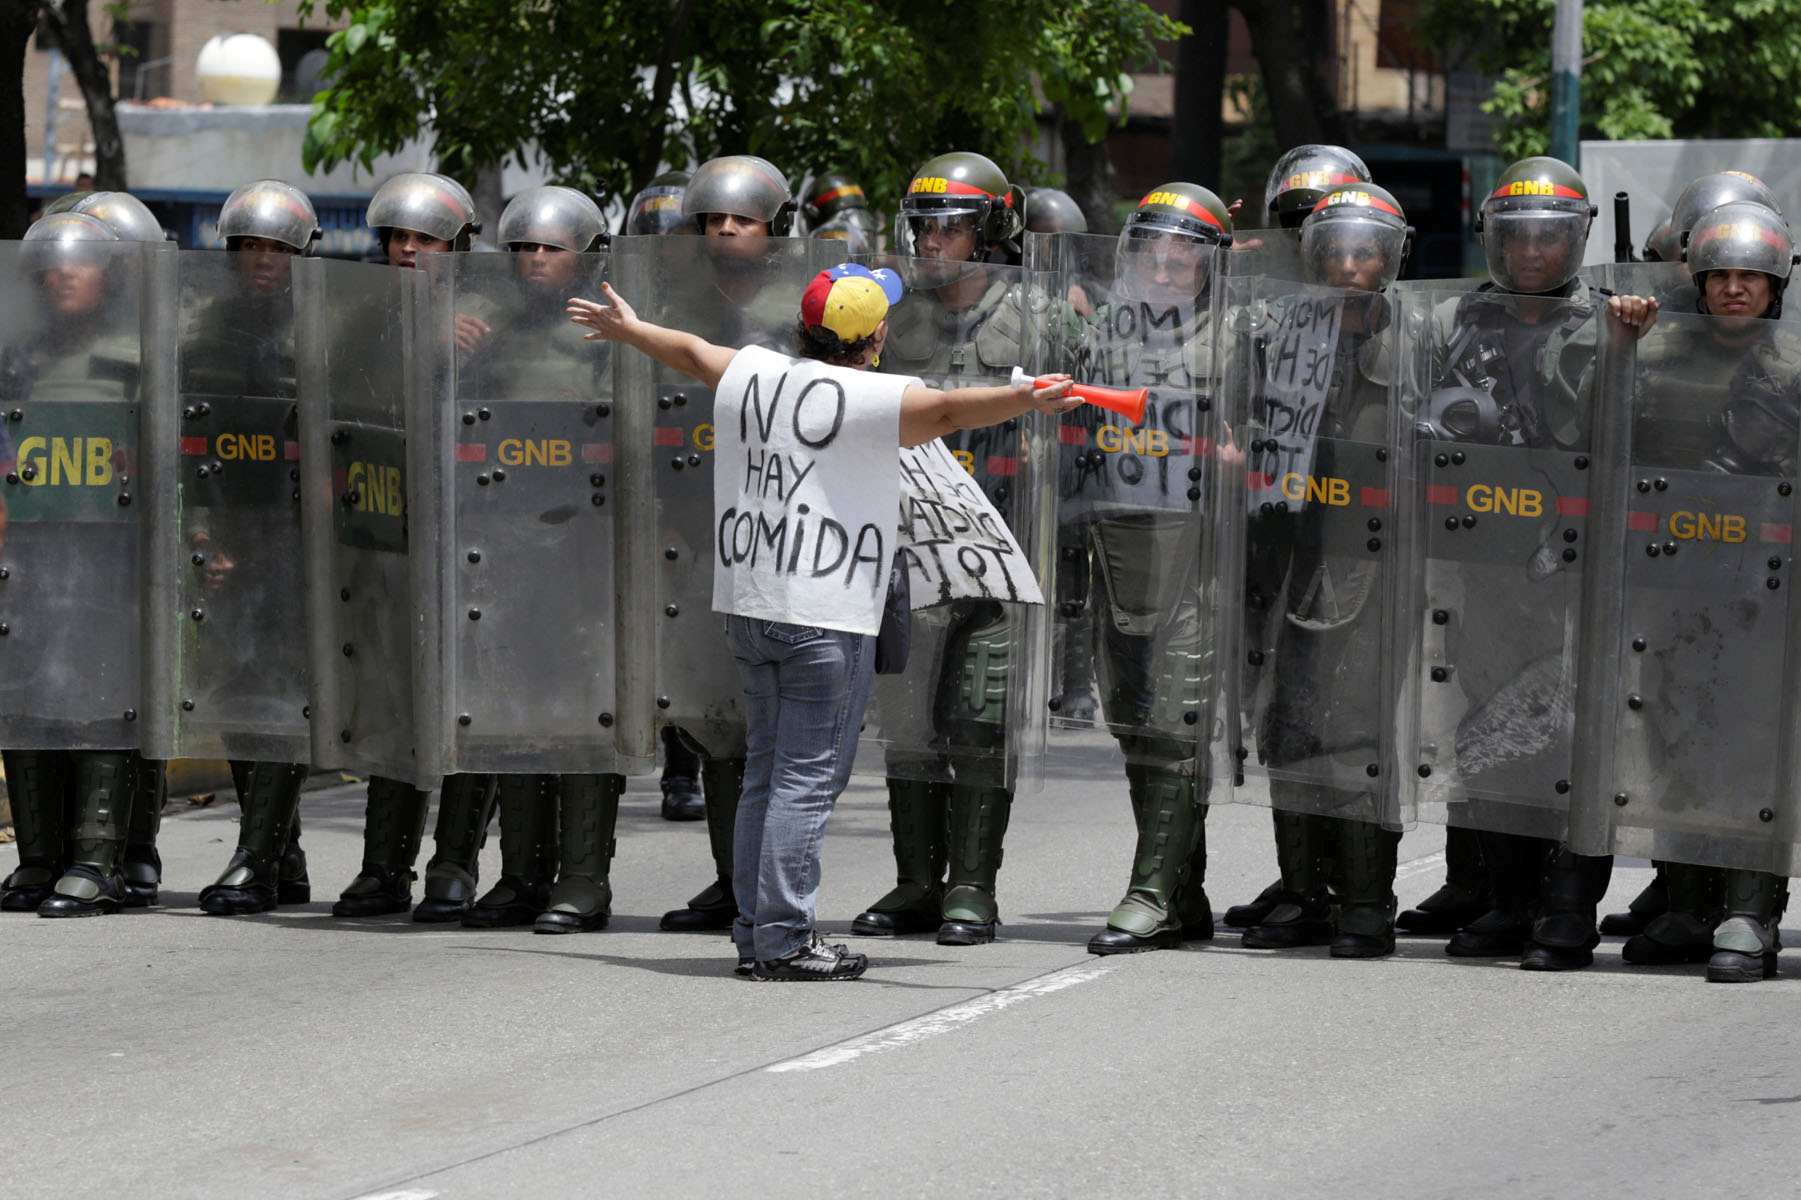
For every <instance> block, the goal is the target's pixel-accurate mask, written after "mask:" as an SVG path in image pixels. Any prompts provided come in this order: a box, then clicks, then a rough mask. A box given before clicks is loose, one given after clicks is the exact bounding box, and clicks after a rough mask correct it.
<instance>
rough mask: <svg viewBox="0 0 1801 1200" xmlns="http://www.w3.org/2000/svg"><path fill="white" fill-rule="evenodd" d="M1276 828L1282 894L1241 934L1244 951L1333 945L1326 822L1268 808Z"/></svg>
mask: <svg viewBox="0 0 1801 1200" xmlns="http://www.w3.org/2000/svg"><path fill="white" fill-rule="evenodd" d="M1270 816H1271V818H1273V820H1274V824H1275V826H1276V866H1277V868H1278V869H1279V870H1280V871H1281V872H1282V894H1281V896H1280V898H1279V899H1278V901H1277V903H1276V906H1275V907H1274V908H1272V909H1271V910H1270V913H1269V916H1267V917H1265V918H1264V919H1263V921H1262V922H1261V923H1259V924H1256V925H1253V926H1251V927H1250V928H1249V929H1247V930H1245V931H1244V939H1243V940H1244V946H1245V948H1246V949H1247V950H1292V949H1295V948H1297V947H1301V946H1323V945H1325V944H1326V943H1327V942H1330V941H1331V940H1332V910H1331V908H1330V907H1329V906H1328V904H1327V902H1326V864H1325V861H1324V845H1323V842H1324V834H1325V833H1326V828H1325V821H1326V818H1324V817H1319V816H1315V815H1313V814H1311V813H1296V812H1286V811H1284V810H1282V809H1279V808H1277V809H1271V810H1270Z"/></svg>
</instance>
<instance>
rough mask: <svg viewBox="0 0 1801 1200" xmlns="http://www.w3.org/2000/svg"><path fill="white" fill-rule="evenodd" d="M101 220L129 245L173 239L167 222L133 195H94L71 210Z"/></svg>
mask: <svg viewBox="0 0 1801 1200" xmlns="http://www.w3.org/2000/svg"><path fill="white" fill-rule="evenodd" d="M71 211H73V212H78V213H86V214H87V215H88V216H90V217H98V218H100V219H101V220H102V221H105V222H106V223H107V224H108V225H110V226H112V228H113V232H114V233H117V234H118V235H119V240H120V241H125V242H165V241H168V240H169V235H168V233H167V231H165V230H164V229H163V223H162V222H161V221H159V220H157V219H156V214H155V213H153V212H151V211H150V210H149V209H148V208H146V207H145V206H144V202H143V201H142V200H139V199H138V198H137V197H136V196H134V195H132V194H131V193H130V192H94V193H93V194H91V195H88V196H84V197H83V198H82V199H81V200H80V202H78V203H77V204H76V205H75V207H74V208H73V209H72V210H71Z"/></svg>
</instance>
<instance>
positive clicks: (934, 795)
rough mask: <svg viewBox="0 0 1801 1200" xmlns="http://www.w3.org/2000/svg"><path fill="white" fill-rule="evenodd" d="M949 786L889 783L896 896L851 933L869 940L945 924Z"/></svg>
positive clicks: (858, 922) (856, 923) (864, 916)
mask: <svg viewBox="0 0 1801 1200" xmlns="http://www.w3.org/2000/svg"><path fill="white" fill-rule="evenodd" d="M949 801H950V785H949V784H944V783H932V782H927V781H925V780H918V779H890V780H889V781H888V828H889V831H890V832H891V833H892V834H893V836H894V874H895V879H894V883H895V886H894V890H893V891H891V892H889V893H888V894H887V895H885V896H883V897H882V898H881V899H880V900H877V901H876V902H875V903H874V904H872V905H870V906H869V911H867V912H863V913H858V914H857V917H856V919H855V920H854V921H852V922H851V925H850V931H851V932H852V933H857V934H862V935H863V936H864V937H892V936H894V935H895V934H900V933H924V932H925V931H926V930H928V929H937V928H938V927H939V925H941V924H943V922H944V868H945V866H946V862H947V859H948V854H949V849H948V846H947V844H946V843H947V840H948V839H949V836H950V834H949V829H948V826H947V815H948V808H949Z"/></svg>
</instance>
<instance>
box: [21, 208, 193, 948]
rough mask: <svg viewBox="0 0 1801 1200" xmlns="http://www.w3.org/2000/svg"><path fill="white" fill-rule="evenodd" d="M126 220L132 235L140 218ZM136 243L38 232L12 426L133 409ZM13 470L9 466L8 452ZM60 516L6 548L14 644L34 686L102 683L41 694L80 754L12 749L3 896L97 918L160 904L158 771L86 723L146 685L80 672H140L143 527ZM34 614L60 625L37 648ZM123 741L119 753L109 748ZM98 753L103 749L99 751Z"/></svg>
mask: <svg viewBox="0 0 1801 1200" xmlns="http://www.w3.org/2000/svg"><path fill="white" fill-rule="evenodd" d="M95 198H103V199H107V200H109V201H110V205H109V207H110V208H111V209H112V210H114V211H115V213H116V214H117V213H119V212H123V213H125V214H126V217H127V218H129V217H130V216H133V215H136V213H137V212H146V213H147V210H143V206H142V205H141V204H140V203H138V202H137V201H136V200H135V198H133V197H130V196H126V195H124V194H123V193H96V195H95V196H94V197H89V199H95ZM122 223H124V224H126V225H127V228H128V229H130V228H133V224H132V222H131V221H130V220H129V219H125V220H122ZM152 229H154V239H153V240H161V236H162V234H161V228H160V226H154V223H153V222H152V223H151V224H150V225H141V224H140V225H139V226H138V227H137V228H136V232H138V233H140V234H143V235H148V233H149V232H150V231H151V230H152ZM127 240H132V239H128V238H124V237H122V236H121V234H120V233H119V232H118V231H117V230H115V228H114V227H113V226H112V225H110V224H109V223H107V222H106V221H104V220H102V219H101V218H100V217H98V216H94V215H91V214H87V213H76V212H70V211H65V212H61V213H57V214H53V215H52V216H48V217H44V218H41V219H40V220H39V221H38V222H37V223H35V224H34V225H33V226H32V227H31V228H30V229H28V230H27V231H26V234H25V242H24V245H23V247H22V251H21V258H22V262H21V265H22V266H23V267H24V268H25V269H26V270H28V271H29V272H30V273H31V275H32V279H33V282H34V285H35V287H36V289H37V291H38V293H39V295H40V297H41V305H42V313H43V327H42V329H41V331H38V332H36V333H34V334H32V335H30V336H28V337H27V339H26V340H24V341H21V342H19V343H17V344H15V345H13V346H11V347H9V348H8V350H7V351H6V354H5V360H4V367H3V368H0V387H3V388H4V389H5V391H6V393H7V395H6V403H7V406H8V407H9V408H11V409H12V410H13V411H14V412H15V413H22V414H25V416H26V418H27V419H29V417H30V416H31V414H32V413H33V410H34V409H36V410H37V411H40V412H42V413H43V415H44V417H46V418H49V417H50V416H51V411H52V410H51V406H52V405H54V406H56V407H58V408H78V409H80V410H82V411H83V412H88V411H89V405H92V406H94V407H93V409H92V410H91V411H92V416H91V417H87V418H85V419H86V420H99V421H102V422H105V421H106V420H107V419H108V417H109V416H110V415H112V414H114V413H118V412H119V411H120V410H126V411H127V412H128V411H129V410H128V408H127V406H129V405H131V404H133V403H136V402H137V391H138V382H139V378H140V357H139V342H138V331H137V326H136V320H135V318H136V312H135V307H136V304H137V298H138V289H137V287H136V285H135V281H136V278H137V275H136V270H135V263H134V262H133V261H131V260H130V259H129V258H128V257H127V256H126V255H125V254H124V252H123V247H122V245H121V243H122V242H124V241H127ZM40 406H41V407H40ZM124 419H125V420H126V421H127V422H129V423H130V424H128V432H127V434H126V436H130V437H135V428H133V427H132V426H133V425H135V422H131V418H130V417H129V416H127V417H125V418H124ZM115 436H116V435H115ZM7 457H8V458H9V459H11V458H12V457H13V454H12V450H11V447H10V446H9V447H7ZM35 472H36V469H35V467H33V466H31V465H30V464H21V465H20V466H19V467H18V470H17V472H16V474H15V475H14V476H13V477H15V478H19V479H21V480H23V481H26V482H29V481H30V480H31V479H32V478H33V477H34V475H35ZM113 478H114V479H115V480H116V479H117V476H116V475H115V476H113ZM43 482H46V483H49V482H53V481H51V480H45V481H43ZM122 486H123V485H120V484H118V483H116V482H115V483H114V484H113V487H114V488H120V487H122ZM63 490H64V489H57V492H59V493H60V492H62V491H63ZM49 491H50V489H45V492H46V493H47V494H48V493H49ZM121 496H122V497H123V498H122V499H120V500H119V501H118V503H117V504H116V505H115V504H114V503H113V500H114V498H113V497H112V496H110V495H109V496H106V497H105V500H106V506H107V508H108V509H110V510H111V511H112V512H120V511H121V510H123V509H124V508H125V506H126V505H127V504H128V503H129V494H128V493H124V492H121ZM58 499H60V497H59V498H58ZM71 499H72V498H71ZM72 502H75V503H79V501H72ZM58 507H60V505H59V504H58V502H57V500H51V501H50V502H49V506H48V511H46V513H45V515H44V516H42V517H37V518H34V519H33V520H32V521H31V523H30V524H26V523H25V522H24V521H22V520H20V519H19V518H18V517H17V514H14V519H13V520H12V522H11V525H12V528H11V529H10V531H9V537H8V544H7V547H6V549H7V551H8V557H9V559H10V560H11V565H12V566H13V568H14V569H13V570H11V571H9V574H13V575H16V576H17V578H16V579H15V580H14V582H13V584H12V587H13V589H14V591H13V594H12V597H11V602H12V603H13V604H15V605H18V606H19V608H18V609H17V610H15V611H16V613H19V614H23V615H22V616H21V615H15V616H14V618H13V620H12V621H11V622H9V624H11V625H16V626H23V627H22V628H19V629H18V630H17V632H18V633H20V634H21V635H22V636H24V637H26V638H30V639H32V640H33V643H34V644H33V660H34V661H33V672H34V677H37V676H36V673H43V676H44V678H47V679H51V680H54V679H55V678H56V676H57V674H58V673H65V672H66V673H68V674H70V675H82V674H92V675H93V677H92V678H87V679H82V680H80V682H78V683H76V684H74V685H71V686H69V687H68V688H67V693H68V694H66V695H65V694H61V693H62V692H63V691H64V688H63V687H62V685H60V684H57V683H54V682H52V683H50V684H49V685H48V686H44V685H42V684H40V686H39V689H38V690H37V693H36V694H34V695H33V697H32V708H31V716H30V720H31V722H32V724H33V725H34V726H36V727H37V728H36V731H35V737H34V740H36V741H38V743H39V744H40V745H42V744H45V743H48V744H49V745H51V746H55V745H56V744H57V743H59V742H61V743H63V744H64V745H68V746H81V747H83V748H82V749H31V750H13V749H8V750H6V751H4V757H5V760H6V767H7V780H8V785H9V790H10V793H11V797H12V807H13V824H14V829H15V832H16V834H17V838H18V845H19V866H18V869H17V870H15V871H14V872H13V873H12V874H11V875H10V876H8V877H7V879H6V880H5V882H4V883H3V884H0V909H5V910H7V911H13V912H28V911H33V910H35V911H36V912H37V913H38V915H39V916H43V917H87V916H95V915H100V914H104V913H114V912H117V911H119V909H120V908H122V907H128V906H129V907H137V906H142V905H148V904H153V903H155V901H156V895H157V885H158V883H159V882H160V876H161V863H160V860H158V859H157V857H156V851H155V842H154V837H155V828H156V822H157V820H158V817H159V814H160V812H161V808H162V800H163V788H162V767H161V764H160V763H154V764H147V763H146V762H145V760H143V759H142V758H141V757H140V756H139V755H138V754H137V753H136V752H135V751H134V750H132V749H130V748H129V746H130V740H129V738H128V736H127V731H128V730H129V728H130V726H129V725H127V724H125V723H124V721H121V722H120V723H119V724H118V726H117V727H100V726H99V725H98V723H97V722H96V721H95V720H94V717H95V716H96V715H97V714H96V713H95V712H92V711H89V710H90V709H94V708H95V707H96V706H97V705H98V703H99V698H100V697H101V696H106V697H110V696H112V695H113V694H115V693H116V692H117V690H118V689H119V688H120V687H122V686H123V687H129V688H135V681H127V680H123V679H120V678H118V677H117V672H116V671H111V670H106V669H104V668H102V669H98V670H96V668H94V667H92V666H80V667H78V666H77V664H105V665H106V666H112V665H113V664H118V663H128V662H135V661H136V653H135V633H134V632H131V631H130V630H129V629H128V628H127V627H128V626H131V625H134V624H135V623H134V622H121V621H120V620H118V619H117V615H116V613H113V612H112V611H111V606H112V605H114V604H116V603H117V592H118V589H119V588H120V586H121V583H120V578H119V577H120V575H123V576H124V578H125V579H126V580H128V581H131V580H135V577H136V571H135V569H133V568H132V566H131V564H132V563H133V562H135V560H136V557H137V530H136V528H135V522H119V521H110V522H98V523H90V524H88V525H87V526H86V527H85V528H84V529H83V530H82V534H81V536H80V537H78V538H77V537H69V536H65V535H64V534H63V533H61V532H60V531H59V530H58V525H59V523H60V520H59V517H61V519H67V518H66V516H62V514H59V513H57V511H56V509H57V508H58ZM126 586H128V587H129V586H134V584H131V583H128V584H127V585H126ZM52 610H54V612H52ZM34 614H35V615H36V616H37V617H38V618H39V619H44V618H51V619H49V620H47V621H46V623H45V628H43V629H40V630H38V631H37V632H36V633H35V635H34V633H33V630H32V628H31V627H32V626H33V625H35V624H37V621H35V620H33V619H32V618H33V616H34ZM16 682H19V683H22V684H26V685H29V683H30V680H19V681H16ZM133 694H135V692H134V693H133ZM123 708H124V705H123V704H121V705H119V709H121V710H122V709H123ZM134 715H135V714H133V713H128V714H126V717H127V719H128V718H129V717H131V716H134ZM114 738H116V739H117V740H116V742H115V743H114V747H107V746H106V742H107V741H108V740H112V739H114ZM96 741H98V742H100V743H101V747H102V748H93V747H94V745H95V742H96ZM115 747H116V748H115ZM138 814H142V815H138ZM134 826H135V827H137V830H138V836H139V838H140V846H141V847H142V848H141V849H140V850H139V851H138V853H137V855H136V856H135V860H134V857H133V856H132V855H131V852H130V851H129V850H128V846H127V842H128V839H129V838H130V836H131V833H132V830H133V827H134Z"/></svg>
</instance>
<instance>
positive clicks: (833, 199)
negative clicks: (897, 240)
mask: <svg viewBox="0 0 1801 1200" xmlns="http://www.w3.org/2000/svg"><path fill="white" fill-rule="evenodd" d="M804 194H805V197H806V198H805V199H804V200H802V201H801V204H800V217H801V228H802V229H803V230H804V231H806V232H807V233H809V234H817V233H818V232H819V231H820V230H822V229H824V228H826V227H827V226H829V225H837V226H839V227H842V226H846V225H855V226H857V227H859V228H861V229H862V230H863V231H864V232H865V233H866V234H870V233H874V232H875V231H876V228H877V222H876V219H875V214H874V213H872V212H870V211H869V197H868V196H866V195H864V193H863V187H862V185H861V184H859V183H857V182H856V181H855V180H853V179H852V178H851V177H850V176H849V175H846V174H844V172H842V171H824V172H821V173H820V174H819V175H818V176H817V177H815V178H814V179H813V180H812V181H811V182H809V183H808V184H807V186H806V189H805V192H804Z"/></svg>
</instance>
